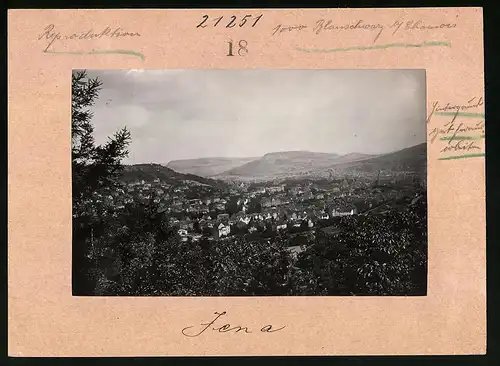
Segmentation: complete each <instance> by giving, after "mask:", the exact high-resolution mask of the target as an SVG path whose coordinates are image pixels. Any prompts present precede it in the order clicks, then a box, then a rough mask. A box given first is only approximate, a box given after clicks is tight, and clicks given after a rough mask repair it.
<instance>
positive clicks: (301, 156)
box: [215, 143, 427, 180]
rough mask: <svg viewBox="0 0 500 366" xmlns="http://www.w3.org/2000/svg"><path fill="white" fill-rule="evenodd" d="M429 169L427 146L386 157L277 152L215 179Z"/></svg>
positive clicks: (418, 146) (257, 178)
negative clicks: (427, 167)
mask: <svg viewBox="0 0 500 366" xmlns="http://www.w3.org/2000/svg"><path fill="white" fill-rule="evenodd" d="M426 166H427V146H426V144H425V143H423V144H420V145H416V146H412V147H409V148H406V149H403V150H400V151H396V152H392V153H388V154H383V155H368V154H359V153H351V154H346V155H338V154H333V153H317V152H309V151H285V152H275V153H269V154H266V155H264V156H263V157H262V158H260V159H256V160H254V161H251V162H249V163H247V164H244V165H242V166H240V167H237V168H233V169H230V170H228V171H225V172H223V173H221V174H218V175H216V176H215V177H217V178H219V179H223V180H268V179H283V178H292V177H301V178H305V177H327V176H329V174H330V173H333V174H334V175H342V174H350V173H354V174H355V173H373V172H376V171H379V170H383V171H391V172H398V171H400V172H402V171H406V172H417V173H424V172H425V169H426Z"/></svg>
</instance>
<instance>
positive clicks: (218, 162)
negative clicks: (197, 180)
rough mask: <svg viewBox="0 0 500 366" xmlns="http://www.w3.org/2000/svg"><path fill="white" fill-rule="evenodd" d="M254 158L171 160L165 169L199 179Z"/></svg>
mask: <svg viewBox="0 0 500 366" xmlns="http://www.w3.org/2000/svg"><path fill="white" fill-rule="evenodd" d="M256 159H258V157H256V158H217V157H215V158H200V159H185V160H172V161H170V162H169V163H168V164H167V167H168V168H170V169H172V170H175V171H176V172H179V173H183V174H194V175H197V176H200V177H210V176H213V175H217V174H220V173H222V172H225V171H226V170H230V169H233V168H236V167H239V166H241V165H244V164H246V163H249V162H251V161H253V160H256Z"/></svg>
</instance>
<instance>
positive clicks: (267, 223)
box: [95, 172, 418, 245]
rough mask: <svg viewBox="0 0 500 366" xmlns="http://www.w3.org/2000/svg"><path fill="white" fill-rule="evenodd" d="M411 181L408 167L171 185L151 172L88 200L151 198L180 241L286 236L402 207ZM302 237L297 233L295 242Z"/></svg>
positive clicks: (121, 202) (121, 205)
mask: <svg viewBox="0 0 500 366" xmlns="http://www.w3.org/2000/svg"><path fill="white" fill-rule="evenodd" d="M416 184H418V183H416V179H415V176H414V175H413V174H411V173H409V172H406V173H405V172H397V173H396V172H391V173H390V174H389V173H381V172H378V173H377V174H358V175H356V176H348V177H342V178H333V177H330V178H323V179H315V180H313V179H306V178H300V179H299V178H295V179H288V180H287V179H285V180H283V179H282V180H279V181H267V182H232V183H224V184H221V185H220V186H219V185H216V186H211V185H208V184H203V183H199V182H197V181H190V180H182V181H179V182H176V183H175V184H171V183H166V182H164V181H162V180H161V179H160V178H155V179H153V180H149V181H145V180H134V181H131V182H127V183H126V184H125V185H124V186H123V188H121V189H117V190H114V191H109V193H102V192H101V193H96V194H95V200H96V202H102V203H108V204H110V205H113V206H114V208H115V210H117V211H115V215H116V214H118V212H119V211H120V210H123V209H125V207H126V206H127V205H128V204H132V203H135V202H140V203H144V204H146V203H148V202H149V203H153V204H156V205H157V206H158V207H159V208H158V211H159V212H161V213H162V214H163V215H164V219H165V220H168V223H169V225H170V226H171V227H174V228H175V231H176V233H177V236H178V238H179V239H180V240H181V241H184V242H191V241H192V242H197V241H200V240H202V239H206V240H231V238H233V237H236V236H251V237H264V238H266V237H268V238H269V237H273V236H276V235H289V236H292V237H293V236H297V234H300V233H305V234H307V233H308V232H310V231H312V230H313V229H315V228H322V229H324V230H334V228H335V224H336V222H338V219H339V218H340V217H345V216H353V215H366V214H370V213H371V214H375V213H378V214H383V213H386V212H389V211H390V210H393V209H394V208H397V207H398V204H399V205H403V206H404V205H405V203H404V202H408V198H414V197H415V192H416V190H415V185H416ZM405 198H406V201H404V200H405ZM401 200H403V201H404V202H403V201H401ZM305 242H307V241H304V240H300V236H297V245H300V243H302V244H303V243H305Z"/></svg>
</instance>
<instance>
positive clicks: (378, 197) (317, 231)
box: [71, 69, 427, 296]
mask: <svg viewBox="0 0 500 366" xmlns="http://www.w3.org/2000/svg"><path fill="white" fill-rule="evenodd" d="M71 123H72V194H73V197H72V215H73V231H72V270H73V273H72V289H73V295H75V296H425V295H426V294H427V147H426V79H425V70H399V69H398V70H313V69H311V70H276V69H275V70H270V69H269V70H259V69H251V70H250V69H246V70H236V69H234V70H233V69H231V70H229V69H228V70H222V69H206V70H200V69H191V70H189V69H186V70H177V69H175V70H74V71H73V73H72V113H71Z"/></svg>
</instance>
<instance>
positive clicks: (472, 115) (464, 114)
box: [435, 112, 484, 118]
mask: <svg viewBox="0 0 500 366" xmlns="http://www.w3.org/2000/svg"><path fill="white" fill-rule="evenodd" d="M435 114H437V115H439V116H455V115H456V116H457V117H469V118H484V113H472V112H458V113H457V112H436V113H435Z"/></svg>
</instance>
